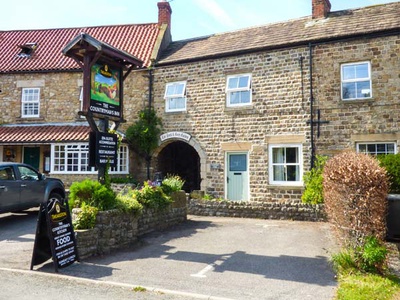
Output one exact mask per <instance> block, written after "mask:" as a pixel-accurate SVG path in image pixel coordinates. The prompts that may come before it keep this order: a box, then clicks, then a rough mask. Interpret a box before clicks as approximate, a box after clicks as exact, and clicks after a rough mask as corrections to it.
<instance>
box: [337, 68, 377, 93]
mask: <svg viewBox="0 0 400 300" xmlns="http://www.w3.org/2000/svg"><path fill="white" fill-rule="evenodd" d="M341 85H342V99H343V100H357V99H368V98H371V97H372V83H371V64H370V62H368V61H366V62H358V63H351V64H343V65H342V66H341Z"/></svg>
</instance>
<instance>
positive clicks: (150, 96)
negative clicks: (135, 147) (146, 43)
mask: <svg viewBox="0 0 400 300" xmlns="http://www.w3.org/2000/svg"><path fill="white" fill-rule="evenodd" d="M148 77H149V107H148V109H149V111H150V110H151V105H152V104H151V103H152V98H153V69H152V67H151V66H150V68H149V75H148ZM150 165H151V154H150V153H147V154H146V169H147V180H150Z"/></svg>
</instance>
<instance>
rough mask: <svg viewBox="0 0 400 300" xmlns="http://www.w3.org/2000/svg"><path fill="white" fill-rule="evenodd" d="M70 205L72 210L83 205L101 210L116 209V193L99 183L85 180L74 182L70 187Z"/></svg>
mask: <svg viewBox="0 0 400 300" xmlns="http://www.w3.org/2000/svg"><path fill="white" fill-rule="evenodd" d="M68 204H69V207H70V209H72V208H76V207H77V208H79V207H81V206H82V205H83V204H87V205H89V206H94V207H96V208H98V209H99V210H108V209H113V208H115V193H114V192H113V191H112V190H111V189H110V188H107V187H106V186H104V185H102V184H101V183H100V182H98V181H94V180H91V179H85V180H83V181H80V182H74V183H73V184H72V185H71V187H70V193H69V200H68Z"/></svg>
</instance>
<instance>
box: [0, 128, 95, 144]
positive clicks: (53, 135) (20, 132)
mask: <svg viewBox="0 0 400 300" xmlns="http://www.w3.org/2000/svg"><path fill="white" fill-rule="evenodd" d="M89 132H90V127H89V126H85V125H29V126H24V125H20V126H18V125H13V126H9V125H4V126H0V144H10V143H13V144H21V143H24V144H26V143H30V144H32V143H53V142H60V141H62V142H87V141H88V140H89Z"/></svg>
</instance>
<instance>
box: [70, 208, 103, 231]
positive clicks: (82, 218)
mask: <svg viewBox="0 0 400 300" xmlns="http://www.w3.org/2000/svg"><path fill="white" fill-rule="evenodd" d="M98 211H99V210H98V209H97V208H96V207H93V206H89V205H86V204H85V203H83V204H82V207H81V211H80V212H79V214H78V215H77V216H76V218H75V220H74V222H73V224H72V225H73V226H74V229H91V228H93V227H94V226H95V225H96V216H97V213H98Z"/></svg>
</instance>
